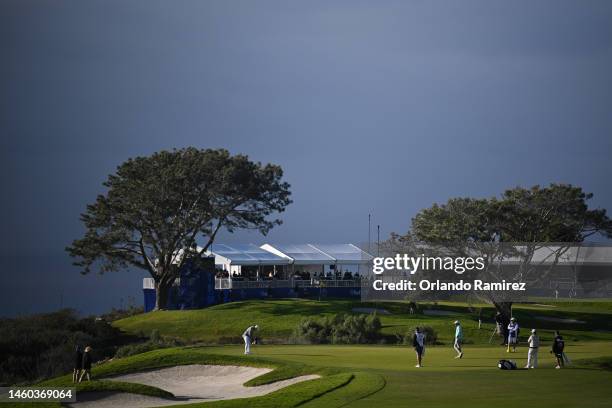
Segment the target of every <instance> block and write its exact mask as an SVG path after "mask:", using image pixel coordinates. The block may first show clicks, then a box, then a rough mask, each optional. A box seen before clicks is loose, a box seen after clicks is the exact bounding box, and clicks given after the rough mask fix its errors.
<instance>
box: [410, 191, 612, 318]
mask: <svg viewBox="0 0 612 408" xmlns="http://www.w3.org/2000/svg"><path fill="white" fill-rule="evenodd" d="M592 197H593V194H590V193H585V192H584V191H583V190H582V189H581V188H580V187H575V186H572V185H566V184H551V185H550V186H548V187H540V186H534V187H532V188H530V189H525V188H521V187H516V188H513V189H510V190H506V191H505V192H504V193H503V194H502V195H501V197H499V198H496V197H494V198H490V199H473V198H453V199H450V200H448V202H447V203H446V204H441V205H438V204H434V205H433V206H432V207H430V208H426V209H424V210H421V211H420V212H419V213H418V214H417V215H416V216H415V217H414V218H413V219H412V227H411V231H410V232H409V235H410V236H411V237H413V239H415V240H418V241H421V242H426V243H431V244H436V245H438V244H439V245H443V246H446V247H447V248H453V249H454V250H457V249H459V250H461V249H465V251H466V252H469V251H473V250H474V249H477V250H478V251H480V252H481V253H483V254H485V255H487V256H488V258H489V259H494V258H496V257H497V258H498V259H501V256H503V255H507V254H500V253H499V251H500V248H504V250H505V251H507V250H508V249H509V248H515V246H514V245H492V243H498V242H501V243H503V244H520V248H521V250H520V251H518V252H517V253H516V254H511V255H514V256H515V255H519V257H520V259H521V263H520V265H519V271H518V273H517V274H516V275H515V279H517V280H522V279H526V278H528V277H529V274H533V272H534V271H540V273H541V271H542V269H541V268H538V265H534V263H533V262H532V258H533V254H534V252H535V251H537V250H538V249H540V248H542V247H543V246H544V245H545V244H546V243H566V244H567V243H570V244H576V243H581V242H583V241H584V240H585V239H586V238H587V237H589V236H591V235H593V234H597V233H601V234H603V235H604V236H607V237H608V238H610V237H612V221H611V220H610V219H609V218H608V216H607V215H606V210H604V209H590V208H589V206H588V203H587V201H588V200H590V199H591V198H592ZM567 248H568V246H567V245H556V246H554V250H553V251H552V254H551V256H552V257H553V260H552V262H551V261H550V260H547V264H548V265H550V266H551V267H552V266H554V265H555V264H556V261H558V259H559V257H560V256H561V255H562V254H563V252H564V251H566V250H567ZM496 251H497V253H496ZM500 255H501V256H500ZM488 300H490V301H491V302H492V303H493V304H494V305H495V306H496V308H497V309H498V311H499V312H501V313H502V314H504V315H506V316H507V317H509V316H508V315H509V313H510V307H511V302H509V301H506V300H504V299H498V298H495V297H494V296H491V297H490V298H489V299H488Z"/></svg>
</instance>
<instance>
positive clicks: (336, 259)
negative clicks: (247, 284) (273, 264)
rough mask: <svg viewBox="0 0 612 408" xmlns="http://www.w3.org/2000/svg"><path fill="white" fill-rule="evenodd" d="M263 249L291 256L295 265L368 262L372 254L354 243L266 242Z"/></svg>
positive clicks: (287, 256)
mask: <svg viewBox="0 0 612 408" xmlns="http://www.w3.org/2000/svg"><path fill="white" fill-rule="evenodd" d="M261 247H262V248H263V249H265V250H267V251H270V252H272V253H274V254H276V255H279V256H283V257H286V258H289V259H291V260H292V261H293V263H294V264H295V265H329V264H337V263H342V264H366V263H369V262H370V261H371V260H372V256H371V255H369V254H367V253H366V252H364V251H362V250H361V249H359V248H358V247H357V246H355V245H353V244H297V245H295V244H294V245H287V244H264V245H262V246H261Z"/></svg>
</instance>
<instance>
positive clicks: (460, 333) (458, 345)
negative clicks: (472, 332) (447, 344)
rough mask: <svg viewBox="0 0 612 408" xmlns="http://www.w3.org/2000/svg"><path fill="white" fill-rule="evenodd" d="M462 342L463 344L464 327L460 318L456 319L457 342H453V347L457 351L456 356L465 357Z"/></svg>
mask: <svg viewBox="0 0 612 408" xmlns="http://www.w3.org/2000/svg"><path fill="white" fill-rule="evenodd" d="M461 344H463V328H462V327H461V323H460V322H459V320H455V342H454V344H453V348H454V349H455V351H456V352H457V356H456V357H455V358H463V350H462V349H461Z"/></svg>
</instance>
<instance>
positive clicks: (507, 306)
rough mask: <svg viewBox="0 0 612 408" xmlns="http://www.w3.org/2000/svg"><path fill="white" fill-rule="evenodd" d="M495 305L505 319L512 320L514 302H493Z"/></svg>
mask: <svg viewBox="0 0 612 408" xmlns="http://www.w3.org/2000/svg"><path fill="white" fill-rule="evenodd" d="M493 306H495V309H496V310H497V311H498V312H499V313H501V315H502V317H503V318H504V321H508V322H509V321H510V318H511V317H512V302H493Z"/></svg>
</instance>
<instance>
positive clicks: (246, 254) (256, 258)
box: [211, 244, 291, 265]
mask: <svg viewBox="0 0 612 408" xmlns="http://www.w3.org/2000/svg"><path fill="white" fill-rule="evenodd" d="M211 252H212V254H213V255H215V256H222V257H223V258H226V259H228V260H229V262H230V263H231V264H232V265H287V264H289V263H291V260H290V259H286V258H283V257H281V256H278V255H275V254H273V253H271V252H268V251H265V250H263V249H261V248H260V247H258V246H257V245H254V244H232V245H225V244H213V245H212V248H211Z"/></svg>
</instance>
